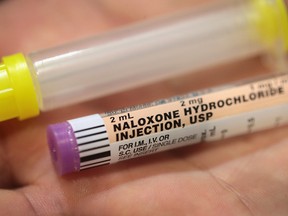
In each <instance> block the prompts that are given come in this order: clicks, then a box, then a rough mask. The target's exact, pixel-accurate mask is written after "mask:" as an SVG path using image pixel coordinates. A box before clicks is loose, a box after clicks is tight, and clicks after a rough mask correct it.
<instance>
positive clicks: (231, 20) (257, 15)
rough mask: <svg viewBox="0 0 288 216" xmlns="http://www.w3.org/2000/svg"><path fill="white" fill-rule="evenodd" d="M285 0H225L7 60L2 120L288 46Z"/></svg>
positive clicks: (2, 74) (1, 78) (1, 68)
mask: <svg viewBox="0 0 288 216" xmlns="http://www.w3.org/2000/svg"><path fill="white" fill-rule="evenodd" d="M287 41H288V21H287V13H286V7H285V4H284V1H283V0H274V1H271V0H242V1H241V0H235V1H228V0H223V1H219V2H215V3H213V4H208V6H205V7H200V8H195V9H194V10H190V11H186V12H182V13H179V14H174V15H171V16H168V17H162V18H159V19H157V20H152V21H146V22H143V23H138V24H135V25H132V26H129V27H125V28H121V29H116V30H114V31H111V32H108V33H104V34H102V35H99V36H95V37H92V38H89V39H85V40H82V41H78V42H73V43H70V44H67V45H63V46H60V47H55V48H51V49H47V50H42V51H38V52H33V53H31V54H27V55H25V57H24V56H23V55H15V56H12V57H5V58H3V63H2V64H1V65H0V106H1V108H2V109H1V110H0V121H3V120H7V119H10V118H15V117H19V118H20V119H26V118H29V117H32V116H35V115H37V114H38V113H39V109H40V110H42V111H46V110H51V109H55V108H58V107H61V106H67V105H69V104H73V103H78V102H81V101H85V100H88V99H92V98H95V97H99V96H103V95H106V94H109V93H113V92H117V91H120V90H124V89H128V88H132V87H135V86H139V85H142V84H145V83H150V82H155V81H157V80H160V79H163V78H167V77H171V76H173V75H174V76H176V75H179V74H180V73H185V72H191V71H196V70H199V69H203V68H206V67H211V66H213V65H216V64H221V63H225V62H231V61H236V60H239V59H243V58H248V57H251V56H253V55H259V54H264V53H267V51H269V52H270V53H274V54H275V53H276V55H275V56H277V58H280V59H281V58H282V54H283V53H284V52H282V51H283V50H284V51H286V49H287V47H288V46H287V44H288V42H287Z"/></svg>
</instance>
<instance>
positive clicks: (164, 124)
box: [69, 75, 288, 170]
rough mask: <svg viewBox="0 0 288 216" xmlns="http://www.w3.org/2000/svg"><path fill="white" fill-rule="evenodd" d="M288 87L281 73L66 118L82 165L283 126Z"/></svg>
mask: <svg viewBox="0 0 288 216" xmlns="http://www.w3.org/2000/svg"><path fill="white" fill-rule="evenodd" d="M287 88H288V75H280V76H278V77H274V78H271V79H267V80H262V81H257V82H253V83H248V84H244V85H239V86H229V88H226V89H220V90H219V89H218V90H217V91H211V90H206V91H205V92H204V94H203V92H202V94H201V93H199V92H198V93H197V92H196V93H191V94H189V97H188V96H187V95H186V96H182V97H174V98H172V99H166V100H160V101H158V102H154V103H151V104H144V105H142V106H136V107H130V108H125V109H122V110H118V111H115V112H110V113H106V115H105V114H103V115H102V116H100V115H98V114H97V115H91V116H87V117H83V118H79V119H74V120H70V121H69V123H70V124H71V125H72V128H73V131H74V134H75V137H76V140H77V143H78V150H79V156H80V169H81V170H82V169H87V168H91V167H95V166H102V165H106V164H110V163H116V162H118V161H122V160H127V159H131V158H135V157H140V156H144V155H148V154H152V153H156V152H160V151H165V150H168V149H173V148H178V147H181V146H185V145H188V144H189V145H190V144H194V143H199V142H205V141H214V140H220V139H224V138H227V137H232V136H236V135H240V134H246V133H251V132H254V131H258V130H262V129H266V128H272V127H277V126H280V125H283V124H287V123H288V115H287V110H288V103H287V102H288V93H287V90H288V89H287ZM191 95H193V96H192V97H190V96H191ZM175 98H177V99H179V100H175Z"/></svg>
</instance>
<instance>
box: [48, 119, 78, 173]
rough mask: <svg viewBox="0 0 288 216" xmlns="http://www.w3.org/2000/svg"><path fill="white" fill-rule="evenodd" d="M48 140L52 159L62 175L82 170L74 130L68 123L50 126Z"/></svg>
mask: <svg viewBox="0 0 288 216" xmlns="http://www.w3.org/2000/svg"><path fill="white" fill-rule="evenodd" d="M47 138H48V144H49V148H50V153H51V157H52V160H53V163H54V166H55V167H56V170H57V171H58V173H59V174H60V175H64V174H67V173H71V172H77V171H79V170H80V158H79V151H78V147H77V143H76V138H75V136H74V133H73V129H72V127H71V125H70V124H69V123H68V122H63V123H59V124H53V125H49V126H48V128H47Z"/></svg>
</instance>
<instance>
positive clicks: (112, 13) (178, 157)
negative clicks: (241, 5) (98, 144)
mask: <svg viewBox="0 0 288 216" xmlns="http://www.w3.org/2000/svg"><path fill="white" fill-rule="evenodd" d="M198 3H199V2H197V1H196V0H195V1H193V0H190V1H189V0H182V1H176V0H166V1H165V0H157V1H151V2H149V3H147V1H145V0H133V1H132V0H122V1H121V2H120V1H113V0H99V1H92V0H85V1H84V0H83V1H77V2H76V1H75V2H73V3H71V1H68V0H63V1H56V0H51V1H33V0H18V1H13V0H11V1H1V3H0V20H1V29H2V30H1V34H0V54H1V55H8V54H11V53H15V52H18V51H23V52H29V51H32V50H37V49H40V48H45V47H49V46H54V45H58V44H61V43H63V42H66V41H70V40H74V39H78V38H83V37H85V36H89V35H92V34H97V33H100V32H103V31H108V30H110V29H112V28H115V27H116V26H120V25H125V24H128V23H131V22H136V21H138V20H141V19H147V18H148V17H153V16H158V15H160V14H164V13H169V12H171V11H174V10H176V9H181V8H187V7H189V6H191V5H194V6H195V5H196V4H198ZM76 27H77V31H75V28H76ZM261 73H265V70H264V69H263V68H261V67H260V66H259V59H258V58H253V59H250V60H247V61H241V62H240V63H236V64H229V65H225V66H223V67H220V66H219V67H216V68H213V70H207V71H205V73H193V74H188V75H183V76H177V77H174V78H171V79H168V80H166V81H162V82H158V83H154V84H150V85H146V86H143V87H139V88H137V89H133V90H128V91H125V92H121V93H117V94H114V95H110V96H105V97H102V98H100V99H95V100H93V101H90V102H86V103H83V104H80V105H74V106H71V107H69V111H68V109H67V108H62V109H58V110H56V111H51V112H47V113H43V114H41V116H39V117H37V118H34V119H30V120H26V121H23V122H20V121H18V120H11V121H6V122H2V123H0V169H1V171H2V172H1V176H0V188H1V189H0V212H1V215H195V216H196V215H197V216H198V215H201V216H202V215H205V216H206V215H208V216H210V215H217V216H218V215H223V216H226V215H227V216H231V215H233V216H238V215H239V216H246V215H247V216H252V215H253V216H256V215H257V216H258V215H259V216H265V215H267V216H271V215H277V216H282V215H287V214H288V206H287V202H288V190H287V188H288V168H287V164H288V157H287V154H288V141H287V138H286V136H287V127H279V128H275V129H271V130H266V131H264V132H258V133H254V134H249V135H243V136H239V137H235V138H231V139H227V140H222V141H218V142H214V143H202V144H199V145H195V146H189V147H185V148H182V149H177V150H173V151H168V152H163V153H160V154H156V155H151V156H147V157H143V158H138V159H133V160H130V161H125V162H121V163H118V164H115V165H111V166H109V167H108V166H106V167H101V168H97V169H90V170H87V171H83V172H81V173H75V174H71V175H67V176H64V177H61V176H58V175H57V173H56V172H55V170H54V168H53V165H52V163H51V158H50V155H49V150H48V147H47V142H46V138H45V136H46V134H45V130H46V127H47V125H48V124H52V123H56V122H62V121H65V120H67V119H72V118H76V117H80V116H83V115H88V114H92V113H102V112H105V111H109V110H112V109H117V108H121V107H124V106H129V105H135V104H139V103H144V102H149V101H152V100H155V99H159V98H165V97H169V96H172V95H177V94H184V93H186V92H188V91H193V90H197V89H201V88H205V87H209V86H213V85H218V84H221V83H226V82H230V81H233V80H239V79H242V78H246V77H248V76H251V75H257V74H261ZM216 74H217V76H216ZM212 76H213V77H215V79H214V78H213V79H207V77H212ZM139 96H140V97H139Z"/></svg>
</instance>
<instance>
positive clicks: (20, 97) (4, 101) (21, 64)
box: [0, 54, 39, 122]
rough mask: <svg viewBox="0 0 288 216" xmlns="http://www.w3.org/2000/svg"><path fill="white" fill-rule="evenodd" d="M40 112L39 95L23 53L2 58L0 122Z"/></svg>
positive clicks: (28, 116) (0, 69)
mask: <svg viewBox="0 0 288 216" xmlns="http://www.w3.org/2000/svg"><path fill="white" fill-rule="evenodd" d="M38 114H39V107H38V102H37V95H36V92H35V88H34V84H33V80H32V77H31V73H30V71H29V68H28V64H27V62H26V59H25V57H24V55H23V54H15V55H11V56H6V57H3V58H2V63H1V64H0V122H1V121H5V120H8V119H12V118H17V117H18V118H19V119H20V120H23V119H27V118H30V117H33V116H37V115H38Z"/></svg>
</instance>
